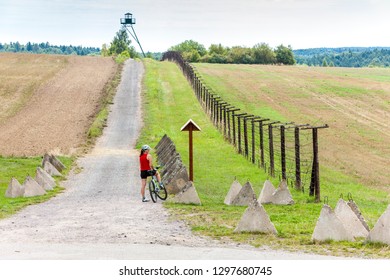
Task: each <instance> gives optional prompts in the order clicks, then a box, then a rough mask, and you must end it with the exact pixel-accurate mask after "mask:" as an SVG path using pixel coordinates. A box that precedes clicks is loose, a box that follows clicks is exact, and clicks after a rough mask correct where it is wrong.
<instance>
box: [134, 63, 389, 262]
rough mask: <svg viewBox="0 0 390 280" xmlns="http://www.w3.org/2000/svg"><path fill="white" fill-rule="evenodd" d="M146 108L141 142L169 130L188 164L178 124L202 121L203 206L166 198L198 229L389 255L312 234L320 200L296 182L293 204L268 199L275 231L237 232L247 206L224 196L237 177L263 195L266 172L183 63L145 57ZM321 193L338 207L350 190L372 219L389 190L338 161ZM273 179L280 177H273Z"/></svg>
mask: <svg viewBox="0 0 390 280" xmlns="http://www.w3.org/2000/svg"><path fill="white" fill-rule="evenodd" d="M144 64H145V66H146V73H145V78H144V92H143V105H144V107H143V112H144V128H143V130H142V132H141V137H140V139H138V144H137V145H138V147H140V146H141V145H142V144H144V143H148V144H149V145H151V146H152V147H153V146H155V145H156V144H157V143H158V141H159V140H160V139H161V137H162V136H163V135H164V134H167V135H168V136H169V137H170V138H171V139H172V140H173V141H174V143H175V145H176V148H177V150H178V151H179V153H180V154H181V157H182V160H183V162H184V164H186V165H188V133H186V132H180V128H181V127H182V125H184V124H185V123H186V121H187V120H188V119H190V118H191V119H193V120H194V121H195V122H196V123H197V124H198V125H199V126H200V127H201V129H202V131H201V132H196V133H194V184H195V187H196V189H197V192H198V195H199V197H200V199H201V202H202V205H201V206H194V205H180V204H170V203H166V204H165V206H166V207H167V208H168V209H170V211H171V213H172V214H173V215H175V216H176V217H178V218H180V219H184V220H185V221H186V222H187V223H188V224H189V225H190V226H191V228H192V230H193V231H194V232H197V233H199V234H203V235H208V236H211V237H213V238H216V239H226V238H228V239H231V240H234V241H237V242H240V243H248V244H252V245H254V246H263V245H267V246H270V247H272V248H283V249H285V250H291V251H306V252H315V253H319V254H333V255H346V256H365V257H385V258H389V257H390V250H389V246H387V245H380V244H379V245H378V244H373V243H367V242H365V241H364V240H358V241H356V242H324V243H321V244H314V243H313V242H312V241H311V235H312V233H313V230H314V227H315V224H316V221H317V219H318V217H319V213H320V211H321V208H322V204H316V203H314V202H313V198H312V197H310V196H309V195H308V194H307V193H302V192H298V191H295V190H291V192H292V195H293V198H294V200H295V204H294V205H291V206H277V205H265V206H264V207H265V209H266V211H267V213H268V214H269V216H270V219H271V221H272V222H273V223H274V225H275V227H276V229H277V230H278V235H277V236H272V235H264V234H249V233H245V234H235V233H234V232H233V231H234V229H235V227H236V226H237V224H238V222H239V220H240V218H241V217H242V214H243V212H244V211H245V209H246V207H237V206H227V205H225V204H224V203H223V201H224V198H225V196H226V194H227V192H228V190H229V188H230V185H231V184H232V182H233V180H234V178H235V177H236V178H237V180H238V181H239V182H240V183H241V184H242V185H243V184H245V182H246V181H247V180H249V181H250V182H251V183H252V186H253V188H254V190H255V192H256V195H257V196H258V195H259V194H260V190H261V188H262V185H263V183H264V181H265V180H266V179H267V174H265V173H264V172H263V171H262V170H260V169H259V168H257V167H256V166H255V165H253V164H251V163H250V162H248V161H247V160H246V159H245V158H244V157H243V156H241V155H238V154H237V153H236V152H235V150H234V148H233V147H232V146H231V145H230V144H228V143H227V142H226V141H225V140H224V139H223V137H222V136H221V134H220V133H219V132H218V131H217V130H216V129H215V128H214V126H213V125H212V124H211V122H210V121H209V119H208V117H207V116H206V115H205V113H204V112H203V110H202V108H201V107H200V105H199V103H198V101H197V99H196V98H195V95H194V94H193V92H192V90H191V88H190V86H189V84H188V82H187V81H186V79H185V78H184V76H183V74H182V73H181V71H180V70H179V68H178V67H177V66H176V65H175V64H173V63H170V62H156V61H151V60H144ZM321 175H322V176H321V194H322V197H325V196H326V197H327V198H328V201H329V204H330V205H331V206H332V207H334V206H335V205H336V203H337V201H338V199H339V197H340V194H343V197H344V199H347V197H348V193H349V192H351V193H352V194H353V199H354V201H355V202H356V203H357V205H358V206H359V208H360V210H361V211H362V213H363V216H364V217H365V218H366V220H367V221H368V223H369V225H370V227H372V226H373V225H374V224H375V222H376V221H377V219H378V218H379V216H380V215H381V214H382V213H383V211H384V210H385V209H386V207H387V204H388V200H389V199H388V196H387V193H385V192H381V191H378V190H370V189H367V188H365V187H364V186H362V185H360V184H358V183H357V182H356V181H354V180H353V179H352V178H350V177H348V176H346V175H343V174H341V173H340V172H336V171H334V170H332V169H326V168H322V169H321ZM271 181H272V182H273V184H274V185H275V186H277V184H278V180H277V179H274V178H272V179H271Z"/></svg>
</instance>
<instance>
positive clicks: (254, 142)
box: [252, 118, 256, 164]
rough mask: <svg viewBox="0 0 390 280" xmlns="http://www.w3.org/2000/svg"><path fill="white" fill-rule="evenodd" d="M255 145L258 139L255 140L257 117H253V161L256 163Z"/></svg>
mask: <svg viewBox="0 0 390 280" xmlns="http://www.w3.org/2000/svg"><path fill="white" fill-rule="evenodd" d="M255 145H256V141H255V119H254V118H253V119H252V163H253V164H255V163H256V156H255V153H256V151H255Z"/></svg>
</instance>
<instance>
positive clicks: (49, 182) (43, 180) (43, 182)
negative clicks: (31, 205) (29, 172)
mask: <svg viewBox="0 0 390 280" xmlns="http://www.w3.org/2000/svg"><path fill="white" fill-rule="evenodd" d="M35 181H37V183H38V184H39V185H40V186H42V187H43V188H44V189H45V190H47V191H49V190H52V189H53V188H54V187H55V186H56V181H55V180H54V179H53V177H51V176H50V174H49V173H47V172H46V171H45V170H43V169H42V168H41V167H38V168H37V172H36V175H35Z"/></svg>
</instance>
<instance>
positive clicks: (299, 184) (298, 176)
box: [294, 127, 302, 190]
mask: <svg viewBox="0 0 390 280" xmlns="http://www.w3.org/2000/svg"><path fill="white" fill-rule="evenodd" d="M294 135H295V188H296V189H297V190H301V189H302V182H301V146H300V139H299V127H295V128H294Z"/></svg>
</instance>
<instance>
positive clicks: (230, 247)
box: [0, 60, 325, 259]
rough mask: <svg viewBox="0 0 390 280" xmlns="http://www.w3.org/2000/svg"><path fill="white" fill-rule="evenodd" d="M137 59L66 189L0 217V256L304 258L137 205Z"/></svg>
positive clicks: (154, 207) (129, 66)
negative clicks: (226, 240)
mask: <svg viewBox="0 0 390 280" xmlns="http://www.w3.org/2000/svg"><path fill="white" fill-rule="evenodd" d="M143 71H144V70H143V66H142V64H141V63H140V62H136V61H133V60H129V61H128V62H127V63H126V65H125V67H124V72H123V78H122V82H121V84H120V86H119V88H118V93H117V95H116V97H115V100H114V105H113V106H112V108H111V114H110V117H109V119H108V126H107V128H106V129H105V131H104V134H103V136H102V137H101V138H100V139H99V141H98V142H97V144H96V146H95V148H94V149H93V150H92V151H91V153H89V154H87V155H85V156H84V157H82V158H80V159H79V160H78V166H79V167H80V168H81V170H82V171H81V172H79V173H77V174H74V173H72V174H70V175H69V176H68V179H67V180H66V181H65V182H63V185H64V187H65V188H66V191H64V192H63V193H62V194H60V195H58V196H57V197H54V198H52V199H50V200H49V201H47V202H45V203H41V204H37V205H32V206H29V207H27V208H25V209H24V210H22V211H20V212H19V213H18V214H16V215H14V216H12V217H11V218H8V219H4V220H0V259H309V258H310V259H312V258H325V257H321V256H312V255H304V254H303V255H302V254H298V253H297V254H291V253H286V252H280V251H269V250H265V249H254V248H251V247H249V246H239V245H235V244H219V243H218V242H217V241H212V240H209V239H207V238H202V237H199V236H194V235H193V234H192V233H191V231H190V230H189V229H188V228H187V227H186V226H185V224H183V223H182V222H179V221H175V220H172V219H171V218H170V216H169V214H168V212H167V211H166V210H165V209H164V207H163V206H162V205H161V203H152V202H149V203H142V202H141V198H140V194H139V185H140V179H139V174H138V173H139V172H138V151H136V150H134V148H133V147H134V145H135V141H136V139H137V137H138V134H139V131H140V128H141V125H142V124H141V121H140V119H141V112H140V81H141V78H142V75H143Z"/></svg>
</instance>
